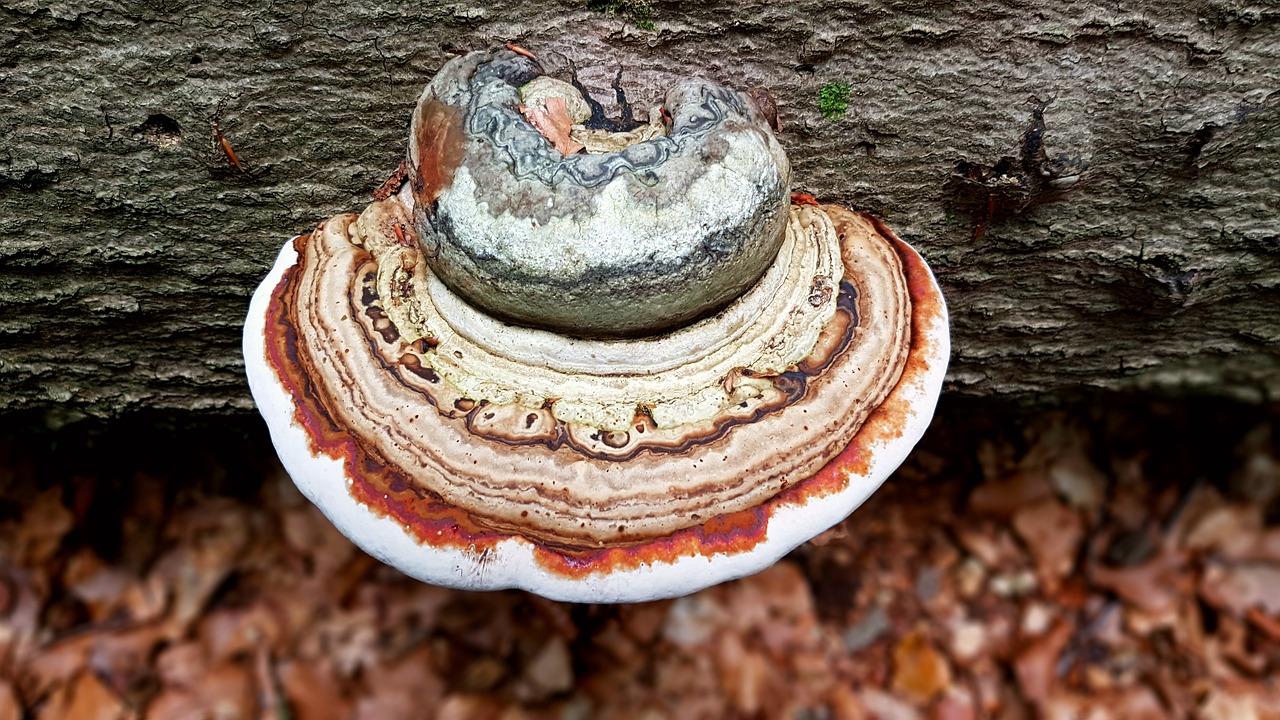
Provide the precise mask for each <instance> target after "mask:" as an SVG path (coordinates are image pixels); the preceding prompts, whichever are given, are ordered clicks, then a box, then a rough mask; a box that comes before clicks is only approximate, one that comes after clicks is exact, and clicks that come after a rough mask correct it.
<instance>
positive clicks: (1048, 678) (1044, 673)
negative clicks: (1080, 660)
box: [1013, 620, 1073, 705]
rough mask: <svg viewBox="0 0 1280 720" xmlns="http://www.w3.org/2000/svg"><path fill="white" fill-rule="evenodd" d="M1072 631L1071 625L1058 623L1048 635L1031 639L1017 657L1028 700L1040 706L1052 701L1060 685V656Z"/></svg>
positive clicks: (1016, 669)
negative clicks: (1058, 674) (1058, 675)
mask: <svg viewBox="0 0 1280 720" xmlns="http://www.w3.org/2000/svg"><path fill="white" fill-rule="evenodd" d="M1072 632H1073V627H1072V625H1071V623H1070V622H1068V621H1066V620H1059V621H1058V622H1057V623H1055V624H1054V626H1053V628H1051V629H1050V630H1049V632H1047V633H1045V634H1043V635H1041V636H1039V637H1037V638H1035V639H1034V640H1032V641H1031V642H1030V643H1029V644H1028V645H1027V646H1026V647H1025V648H1024V649H1023V650H1022V652H1020V653H1018V656H1017V657H1016V658H1014V661H1013V668H1014V672H1015V673H1016V674H1017V676H1018V685H1019V687H1021V689H1022V696H1023V697H1025V698H1026V699H1027V700H1029V701H1031V702H1033V703H1035V704H1037V705H1043V704H1044V703H1046V702H1048V701H1049V699H1050V697H1051V696H1052V694H1053V691H1054V688H1056V687H1057V684H1058V677H1057V665H1058V656H1060V655H1061V654H1062V651H1063V649H1064V648H1066V646H1067V642H1068V641H1069V640H1070V639H1071V634H1072Z"/></svg>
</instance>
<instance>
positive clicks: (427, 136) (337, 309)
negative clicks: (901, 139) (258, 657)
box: [244, 49, 950, 602]
mask: <svg viewBox="0 0 1280 720" xmlns="http://www.w3.org/2000/svg"><path fill="white" fill-rule="evenodd" d="M619 95H620V96H621V91H619ZM766 112H767V109H766V110H765V111H764V112H762V110H761V107H760V106H759V104H758V102H757V101H756V100H753V99H752V97H751V96H749V95H747V94H744V93H740V92H737V91H734V90H730V89H728V88H725V87H722V86H720V85H717V84H715V83H713V82H710V81H707V80H702V79H695V80H687V81H682V82H680V83H677V84H676V85H675V86H674V87H673V88H671V89H670V90H669V91H668V92H667V94H666V96H665V101H664V104H663V106H662V107H661V108H657V109H655V110H654V111H653V112H651V113H650V121H649V123H648V124H644V123H640V122H635V121H634V120H632V119H631V118H630V111H629V110H628V111H627V113H625V117H624V120H630V122H627V123H618V122H614V123H613V124H610V123H609V122H607V118H603V120H604V121H605V122H602V113H601V111H600V105H599V103H596V102H595V101H594V100H592V99H591V98H590V96H589V94H586V93H585V92H582V91H581V86H580V85H577V83H576V79H575V82H574V83H573V84H570V83H566V82H562V81H556V80H554V78H549V77H548V76H547V75H545V74H544V73H543V72H542V69H541V67H540V66H539V64H538V62H537V61H536V60H535V59H533V58H532V57H530V56H529V55H528V54H527V53H521V52H513V51H511V50H506V49H499V50H495V51H483V52H473V53H470V54H468V55H465V56H461V57H458V58H455V59H453V60H451V61H450V62H449V63H448V64H446V65H445V67H444V68H443V69H442V70H441V71H440V73H439V74H438V75H437V76H436V77H435V79H433V80H432V82H431V84H430V85H429V86H428V87H427V89H426V91H425V92H424V93H423V94H422V97H421V98H420V100H419V102H418V106H417V109H416V111H415V112H414V116H413V123H412V129H411V133H410V140H409V151H408V159H407V167H408V180H407V181H406V182H405V183H404V185H403V186H402V187H401V188H400V190H399V191H398V192H396V193H393V194H390V195H388V196H387V197H385V198H384V199H380V200H376V201H374V202H373V203H372V204H370V205H369V206H368V207H367V208H365V209H364V211H363V212H361V213H360V214H358V215H355V214H347V215H339V216H337V217H334V218H330V219H329V220H326V221H325V222H323V223H321V224H320V226H319V227H317V228H316V229H315V230H314V231H312V232H310V233H308V234H305V235H302V236H300V237H297V238H294V239H293V240H292V241H291V242H289V243H286V244H285V246H284V248H283V249H282V250H281V252H280V254H279V257H278V259H277V260H276V263H275V266H274V267H273V269H272V270H271V272H270V274H269V275H268V276H267V278H266V279H265V280H264V281H263V282H262V285H261V286H260V287H259V289H258V291H257V292H256V293H255V295H254V298H253V301H252V304H251V306H250V309H249V315H248V318H247V321H246V324H245V335H244V352H245V360H246V370H247V373H248V376H249V382H250V387H251V389H252V391H253V395H254V398H255V400H256V402H257V404H258V406H259V408H260V410H261V412H262V414H263V416H264V417H265V419H266V421H267V424H268V426H269V427H270V430H271V435H272V440H273V442H274V443H275V445H276V448H277V450H278V452H279V454H280V457H281V460H282V462H283V463H284V466H285V468H286V469H287V470H288V472H289V474H290V475H291V476H292V477H293V479H294V481H295V482H296V483H297V484H298V486H299V488H300V489H301V490H302V491H303V493H304V494H306V495H307V496H308V497H309V498H310V499H311V500H312V501H313V502H315V503H316V504H317V505H318V506H319V507H320V508H321V509H322V510H323V511H324V512H325V514H326V515H328V516H329V518H330V519H331V520H332V521H333V522H334V523H335V525H337V526H338V528H339V529H341V530H342V531H343V532H344V533H345V534H346V535H348V536H349V537H351V538H352V539H353V540H354V541H355V542H356V543H357V544H359V545H360V546H361V547H363V548H364V549H365V550H366V551H368V552H369V553H370V554H372V555H374V556H375V557H377V558H379V559H381V560H383V561H384V562H387V563H389V564H391V565H394V566H395V567H397V568H399V569H401V570H403V571H404V572H406V573H407V574H409V575H411V576H413V577H416V578H418V579H421V580H423V581H426V582H431V583H437V584H442V585H449V586H454V587H463V588H470V589H496V588H506V587H519V588H524V589H527V590H530V591H533V592H536V593H539V594H541V595H545V596H547V597H551V598H556V599H563V600H573V601H584V602H612V601H640V600H649V599H655V598H662V597H672V596H676V595H681V594H685V593H689V592H693V591H695V590H698V589H700V588H703V587H706V586H708V585H712V584H715V583H718V582H722V581H724V580H728V579H731V578H735V577H740V576H742V575H746V574H749V573H752V572H755V571H757V570H760V569H762V568H764V567H765V566H767V565H769V564H771V563H773V562H774V561H776V560H777V559H778V558H780V557H781V556H782V555H783V554H785V553H786V552H788V551H789V550H791V549H792V548H794V547H795V546H797V545H799V544H800V543H802V542H804V541H805V540H807V539H809V538H810V537H812V536H813V535H815V534H817V533H819V532H821V531H822V530H824V529H826V528H828V527H830V526H831V525H833V524H835V523H836V522H839V521H840V520H841V519H843V518H844V517H845V516H847V515H848V514H849V513H850V512H852V511H853V510H854V508H856V507H857V506H858V505H859V504H860V503H861V502H862V501H863V500H864V499H865V498H866V497H867V496H868V495H869V494H870V493H871V492H872V491H874V490H875V489H876V487H878V486H879V484H880V483H881V482H883V480H884V479H885V478H886V477H887V476H888V475H889V473H890V472H892V471H893V470H894V469H895V468H896V467H897V466H898V464H899V463H900V462H901V461H902V460H903V459H904V458H905V456H906V454H907V453H908V451H909V450H910V449H911V447H912V446H913V445H914V444H915V442H916V441H917V440H918V439H919V437H920V435H921V434H922V433H923V432H924V429H925V427H926V426H927V425H928V422H929V419H930V417H931V416H932V413H933V408H934V405H935V404H936V401H937V396H938V392H939V390H940V387H941V383H942V377H943V374H944V372H945V369H946V364H947V359H948V354H949V349H950V341H949V336H948V329H947V315H946V307H945V305H944V303H943V300H942V296H941V294H940V292H939V290H938V287H937V285H936V283H935V281H934V279H933V276H932V274H931V273H930V271H929V268H928V267H927V266H926V265H925V263H924V261H923V260H922V259H921V258H920V256H919V255H918V254H917V253H916V252H915V251H914V250H912V249H911V248H910V247H909V246H908V245H907V244H906V243H904V242H902V241H901V240H899V239H898V238H897V237H896V236H895V235H894V234H893V233H892V232H891V231H890V230H889V229H888V228H886V227H885V226H884V225H883V224H881V223H880V222H879V221H877V220H875V219H874V218H871V217H869V216H866V215H862V214H859V213H854V212H851V211H848V210H845V209H842V208H838V207H834V206H821V205H818V204H817V203H816V202H814V201H813V200H812V199H811V198H808V197H807V196H798V197H797V201H796V202H793V201H792V195H791V187H790V186H791V169H790V165H789V163H788V162H787V159H786V156H785V154H784V153H783V151H782V149H781V146H780V145H779V143H778V141H777V140H776V138H775V137H774V134H773V131H772V129H771V127H770V124H771V123H770V118H769V117H767V116H766V114H765V113H766ZM593 125H594V127H593Z"/></svg>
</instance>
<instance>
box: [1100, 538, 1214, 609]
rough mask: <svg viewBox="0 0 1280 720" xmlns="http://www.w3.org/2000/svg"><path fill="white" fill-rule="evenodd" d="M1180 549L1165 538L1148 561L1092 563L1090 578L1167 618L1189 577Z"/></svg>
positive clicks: (1124, 598)
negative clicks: (1122, 564)
mask: <svg viewBox="0 0 1280 720" xmlns="http://www.w3.org/2000/svg"><path fill="white" fill-rule="evenodd" d="M1185 563H1186V561H1185V557H1184V556H1183V553H1182V551H1180V550H1178V549H1176V548H1174V547H1173V546H1172V543H1169V542H1166V543H1163V544H1162V545H1161V547H1160V548H1159V549H1158V551H1157V552H1156V555H1155V556H1154V557H1152V558H1151V559H1150V560H1148V561H1147V562H1145V563H1143V564H1141V565H1136V566H1133V567H1119V568H1111V567H1105V566H1102V565H1098V566H1095V567H1094V568H1093V569H1092V570H1091V572H1090V574H1089V580H1090V582H1092V584H1093V585H1095V586H1097V587H1100V588H1105V589H1107V590H1111V591H1112V592H1114V593H1115V594H1117V595H1119V596H1120V597H1121V598H1122V599H1123V600H1124V601H1125V602H1127V603H1129V604H1130V605H1133V606H1134V607H1136V608H1138V609H1140V610H1142V611H1143V612H1145V613H1147V614H1148V615H1151V616H1153V617H1156V618H1168V617H1169V616H1171V615H1172V614H1173V613H1175V612H1176V611H1177V606H1178V602H1179V600H1180V599H1181V598H1182V597H1183V595H1184V594H1185V593H1186V591H1187V587H1186V586H1187V584H1188V583H1189V582H1190V578H1189V577H1188V576H1186V574H1185V570H1186V567H1185Z"/></svg>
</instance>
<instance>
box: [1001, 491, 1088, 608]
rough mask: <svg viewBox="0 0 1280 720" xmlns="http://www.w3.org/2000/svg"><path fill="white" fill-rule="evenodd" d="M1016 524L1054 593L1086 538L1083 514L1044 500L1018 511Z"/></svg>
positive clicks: (1047, 585)
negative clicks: (1083, 539)
mask: <svg viewBox="0 0 1280 720" xmlns="http://www.w3.org/2000/svg"><path fill="white" fill-rule="evenodd" d="M1013 527H1014V529H1015V530H1016V531H1017V532H1018V536H1019V537H1021V538H1022V541H1023V543H1025V544H1026V546H1027V550H1028V552H1030V553H1031V557H1032V558H1034V559H1035V563H1036V569H1037V570H1038V572H1039V575H1040V582H1041V583H1043V584H1044V586H1045V589H1046V590H1047V591H1048V592H1054V591H1055V590H1056V589H1057V587H1058V584H1059V582H1060V581H1061V579H1062V578H1064V577H1066V576H1067V574H1069V573H1070V572H1071V571H1072V569H1074V568H1075V565H1076V554H1077V553H1078V552H1079V550H1080V542H1081V540H1082V538H1083V537H1084V522H1083V521H1082V520H1081V519H1080V513H1078V512H1077V511H1075V510H1073V509H1071V508H1070V507H1067V506H1066V505H1064V504H1063V503H1061V502H1058V501H1057V500H1042V501H1040V502H1038V503H1036V504H1034V505H1029V506H1027V507H1024V508H1021V509H1019V510H1018V511H1017V512H1015V513H1014V515H1013Z"/></svg>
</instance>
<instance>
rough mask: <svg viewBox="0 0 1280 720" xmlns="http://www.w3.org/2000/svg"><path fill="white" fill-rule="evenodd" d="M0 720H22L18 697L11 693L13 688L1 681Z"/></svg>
mask: <svg viewBox="0 0 1280 720" xmlns="http://www.w3.org/2000/svg"><path fill="white" fill-rule="evenodd" d="M0 720H22V706H20V705H19V704H18V696H17V695H15V694H14V692H13V686H12V685H10V684H9V683H7V682H5V681H3V680H0Z"/></svg>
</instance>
